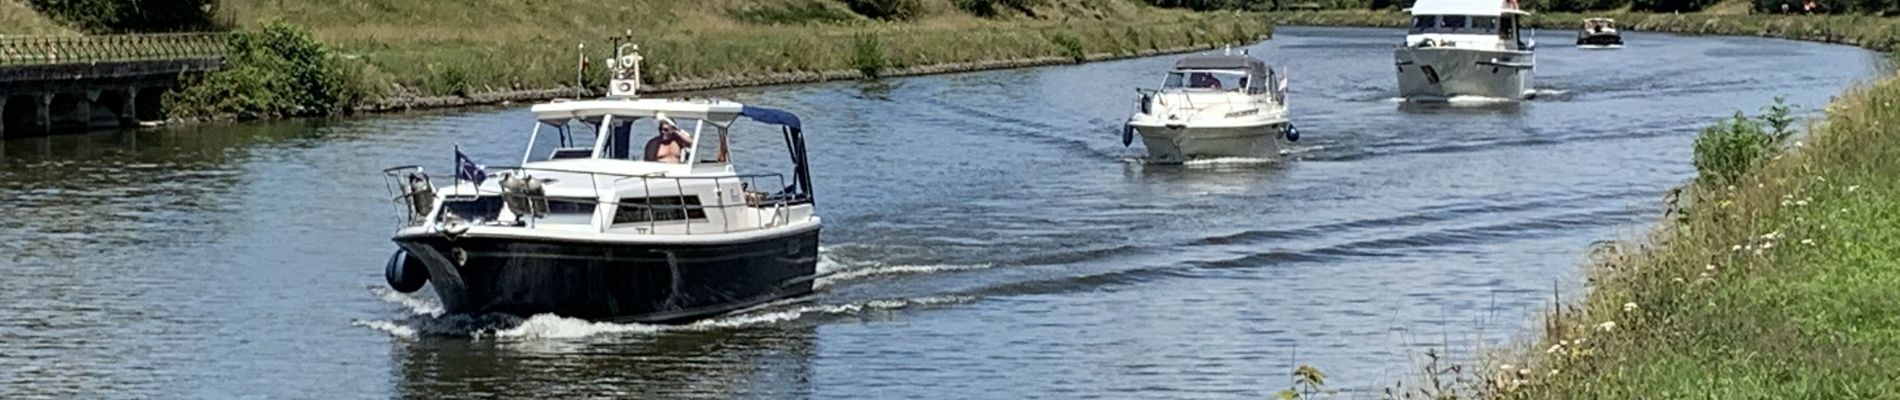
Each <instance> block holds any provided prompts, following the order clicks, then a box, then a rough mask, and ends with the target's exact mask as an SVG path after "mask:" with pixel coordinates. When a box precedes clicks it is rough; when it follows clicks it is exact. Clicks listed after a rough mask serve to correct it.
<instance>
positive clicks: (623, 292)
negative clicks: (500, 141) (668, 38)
mask: <svg viewBox="0 0 1900 400" xmlns="http://www.w3.org/2000/svg"><path fill="white" fill-rule="evenodd" d="M627 46H630V44H627V45H621V44H617V45H616V47H617V49H616V57H615V58H616V61H617V63H615V62H610V63H608V67H609V69H611V70H613V72H614V75H615V76H614V77H613V79H612V80H611V81H610V83H609V91H610V93H611V94H612V95H610V96H608V97H607V98H604V99H598V100H577V101H561V100H556V101H553V102H549V103H544V104H537V105H534V106H533V107H532V108H530V110H529V111H530V113H531V114H532V115H533V116H534V119H535V128H534V131H533V133H532V134H530V136H529V139H528V142H529V145H528V146H527V150H526V151H525V152H524V154H523V155H522V164H521V166H519V167H494V166H488V167H483V166H480V165H477V164H476V163H474V162H473V160H472V159H469V158H468V157H467V156H466V155H464V154H463V153H462V152H461V151H460V149H457V151H456V154H455V155H456V157H455V158H456V164H457V168H456V172H455V174H454V176H455V179H453V180H447V179H436V180H432V179H430V178H431V177H430V176H429V175H428V174H425V173H423V171H422V169H421V168H420V167H414V166H405V167H396V168H390V169H388V170H385V171H384V174H385V176H386V179H388V180H389V181H390V185H389V186H390V187H391V192H392V193H391V194H392V195H393V196H394V199H395V200H396V205H397V206H396V208H397V209H398V211H397V212H398V214H400V216H401V219H400V220H401V221H402V222H403V223H402V224H401V226H400V227H399V228H398V230H397V231H396V233H395V235H394V237H393V238H392V239H393V240H394V241H395V242H396V244H397V245H398V246H399V247H400V248H401V249H400V250H397V251H396V253H395V254H394V255H392V256H391V257H390V259H389V264H388V265H387V266H386V267H385V270H384V274H385V278H386V279H387V280H388V281H389V285H390V286H391V287H392V288H394V289H395V290H397V291H400V292H413V291H416V290H419V289H421V288H422V287H423V286H424V284H428V285H431V286H432V287H433V288H434V289H435V293H436V295H437V297H439V298H440V299H441V301H442V304H443V306H444V308H445V309H446V311H447V312H449V313H451V314H486V313H501V314H512V315H518V316H528V315H535V314H554V315H560V316H564V317H570V318H581V319H587V320H601V321H615V322H641V323H685V322H691V321H694V320H699V319H704V318H707V317H711V316H716V315H720V314H722V313H727V312H732V311H735V310H740V309H744V308H748V307H753V306H758V305H761V304H765V303H767V302H771V301H776V300H780V299H786V298H794V297H798V296H802V295H806V294H809V293H811V292H812V285H813V280H814V279H816V266H817V260H818V232H819V226H820V221H819V218H818V216H817V215H815V214H814V212H813V200H812V184H811V182H812V180H811V174H810V172H809V171H810V169H809V168H808V164H807V162H806V153H805V140H804V134H803V131H802V126H801V125H800V122H799V119H798V117H797V116H795V115H793V114H791V113H788V112H785V111H781V110H775V109H770V108H763V107H756V106H750V105H743V104H739V103H734V102H730V101H724V100H699V99H642V98H639V97H638V96H637V90H638V88H639V78H638V76H639V73H638V70H639V67H638V65H639V56H638V54H637V48H634V49H633V51H631V52H630V51H627ZM629 70H630V71H632V73H631V74H628V73H627V72H628V71H629ZM629 75H631V76H629ZM741 119H750V120H752V121H756V122H759V123H763V124H767V125H772V126H775V127H777V128H780V131H781V132H779V133H780V135H774V136H782V137H783V138H784V140H785V146H784V147H781V148H780V149H782V150H785V151H788V152H789V155H790V163H789V165H790V168H791V173H790V174H789V176H787V175H785V174H776V173H767V174H758V173H751V174H744V173H739V172H738V171H737V170H736V169H735V168H736V166H737V164H736V163H735V162H734V161H735V160H734V159H733V158H734V157H733V154H732V153H731V152H729V151H727V146H726V145H727V140H726V136H727V134H728V130H729V128H730V127H732V126H733V125H734V123H735V122H736V121H738V120H741ZM636 124H641V125H642V126H646V127H650V128H656V129H653V130H651V132H655V134H652V136H651V137H652V139H650V140H649V139H648V138H647V136H648V134H646V133H645V132H649V131H641V133H640V134H635V133H634V132H635V131H636V129H635V125H636ZM702 132H703V133H705V135H703V136H702ZM640 143H645V145H644V146H642V145H641V144H640ZM643 148H644V151H643ZM749 154H759V153H749ZM491 177H492V178H493V179H490V178H491ZM438 184H440V186H438Z"/></svg>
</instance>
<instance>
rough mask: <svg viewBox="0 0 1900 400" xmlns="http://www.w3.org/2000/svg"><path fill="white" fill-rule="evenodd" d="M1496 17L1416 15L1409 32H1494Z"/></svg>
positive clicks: (1496, 27)
mask: <svg viewBox="0 0 1900 400" xmlns="http://www.w3.org/2000/svg"><path fill="white" fill-rule="evenodd" d="M1497 29H1498V17H1496V16H1490V15H1416V16H1413V17H1412V30H1411V32H1410V33H1414V34H1418V33H1494V32H1497Z"/></svg>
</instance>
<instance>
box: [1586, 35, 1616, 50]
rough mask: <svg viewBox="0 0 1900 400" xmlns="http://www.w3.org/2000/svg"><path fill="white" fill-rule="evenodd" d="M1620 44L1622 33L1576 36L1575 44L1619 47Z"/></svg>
mask: <svg viewBox="0 0 1900 400" xmlns="http://www.w3.org/2000/svg"><path fill="white" fill-rule="evenodd" d="M1622 45H1623V36H1622V35H1615V34H1601V35H1584V36H1580V37H1578V38H1577V46H1579V47H1588V46H1594V47H1610V46H1618V47H1620V46H1622Z"/></svg>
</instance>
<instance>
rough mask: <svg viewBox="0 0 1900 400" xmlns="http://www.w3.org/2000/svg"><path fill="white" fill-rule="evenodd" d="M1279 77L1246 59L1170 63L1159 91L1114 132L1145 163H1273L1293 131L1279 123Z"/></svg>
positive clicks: (1148, 94)
mask: <svg viewBox="0 0 1900 400" xmlns="http://www.w3.org/2000/svg"><path fill="white" fill-rule="evenodd" d="M1286 83H1287V82H1286V77H1285V76H1284V75H1283V74H1281V73H1279V72H1276V71H1274V70H1273V68H1272V67H1269V66H1267V64H1266V63H1265V62H1262V61H1260V59H1257V58H1253V57H1251V56H1248V55H1246V54H1244V53H1243V54H1241V55H1232V54H1223V55H1196V56H1189V57H1187V58H1182V59H1181V60H1180V61H1177V62H1175V64H1174V68H1173V69H1171V70H1169V71H1168V77H1167V80H1166V81H1164V82H1162V85H1161V89H1160V90H1149V89H1137V91H1138V92H1140V93H1141V97H1140V99H1139V100H1138V101H1137V109H1136V111H1135V114H1134V116H1131V117H1129V118H1128V123H1127V124H1126V125H1125V126H1124V128H1123V129H1122V145H1123V146H1127V145H1131V144H1133V142H1134V137H1135V135H1137V134H1139V135H1140V136H1141V142H1142V144H1143V145H1145V146H1146V147H1147V148H1148V156H1149V158H1150V161H1155V162H1163V163H1178V162H1183V161H1186V160H1188V159H1190V158H1200V157H1269V158H1270V157H1275V156H1277V155H1279V153H1280V151H1281V150H1282V149H1285V148H1286V147H1288V146H1289V143H1290V142H1293V141H1297V140H1299V138H1300V136H1299V130H1298V129H1296V128H1294V127H1293V123H1292V121H1290V120H1289V119H1288V118H1287V106H1286Z"/></svg>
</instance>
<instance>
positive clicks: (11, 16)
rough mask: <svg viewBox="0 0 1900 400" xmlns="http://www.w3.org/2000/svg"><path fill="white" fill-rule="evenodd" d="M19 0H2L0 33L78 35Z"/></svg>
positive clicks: (0, 3) (0, 6) (0, 0)
mask: <svg viewBox="0 0 1900 400" xmlns="http://www.w3.org/2000/svg"><path fill="white" fill-rule="evenodd" d="M76 34H77V33H75V32H73V30H72V29H69V28H67V27H65V26H62V25H60V24H59V23H58V22H54V21H53V20H52V19H49V18H46V16H44V15H40V13H39V12H38V11H34V10H33V8H32V7H29V6H27V5H26V3H24V2H21V1H19V0H0V35H58V36H70V35H76Z"/></svg>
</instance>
